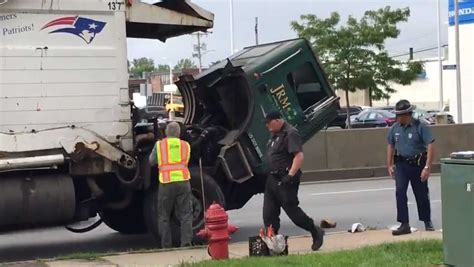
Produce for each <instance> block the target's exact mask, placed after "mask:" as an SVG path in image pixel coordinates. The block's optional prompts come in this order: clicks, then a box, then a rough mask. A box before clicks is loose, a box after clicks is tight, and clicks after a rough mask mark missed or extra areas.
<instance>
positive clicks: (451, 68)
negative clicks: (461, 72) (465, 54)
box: [443, 64, 457, 70]
mask: <svg viewBox="0 0 474 267" xmlns="http://www.w3.org/2000/svg"><path fill="white" fill-rule="evenodd" d="M455 69H457V66H456V64H452V65H443V70H455Z"/></svg>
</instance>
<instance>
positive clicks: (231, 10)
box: [229, 0, 234, 55]
mask: <svg viewBox="0 0 474 267" xmlns="http://www.w3.org/2000/svg"><path fill="white" fill-rule="evenodd" d="M229 11H230V54H231V55H232V54H234V1H233V0H229Z"/></svg>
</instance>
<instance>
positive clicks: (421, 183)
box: [387, 100, 435, 235]
mask: <svg viewBox="0 0 474 267" xmlns="http://www.w3.org/2000/svg"><path fill="white" fill-rule="evenodd" d="M414 110H415V106H413V105H411V104H410V102H409V101H407V100H400V101H399V102H398V103H397V104H396V106H395V113H396V115H397V122H396V123H395V124H394V125H393V126H392V128H391V129H390V131H389V133H388V148H387V167H388V172H389V174H390V176H391V177H392V178H394V179H395V181H396V199H397V221H398V222H400V223H401V224H400V227H399V228H398V229H396V230H394V231H393V232H392V234H393V235H404V234H410V233H411V228H410V224H409V218H408V203H407V201H408V200H407V189H408V183H410V184H411V187H412V189H413V193H414V195H415V198H416V203H417V207H418V218H419V220H420V221H423V222H424V223H425V229H426V231H434V227H433V223H432V222H431V207H430V198H429V189H428V179H429V177H430V171H431V163H432V162H433V143H434V141H435V140H434V138H433V134H432V133H431V130H430V128H429V127H428V126H426V125H425V124H423V123H421V122H420V121H419V120H417V119H415V118H413V116H412V115H413V111H414Z"/></svg>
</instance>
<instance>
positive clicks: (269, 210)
mask: <svg viewBox="0 0 474 267" xmlns="http://www.w3.org/2000/svg"><path fill="white" fill-rule="evenodd" d="M266 126H267V128H268V130H269V131H270V133H271V137H270V139H269V140H268V145H267V155H266V163H267V166H268V169H269V176H268V178H267V183H266V185H265V196H264V200H263V221H264V224H265V226H266V227H269V226H272V228H273V229H274V231H275V233H278V231H279V229H280V212H281V209H283V210H284V211H285V212H286V214H287V215H288V217H289V218H290V219H291V221H293V223H295V224H296V225H297V226H299V227H301V228H303V229H304V230H306V231H308V232H310V233H311V236H312V237H313V244H312V245H311V249H312V250H319V248H321V246H322V245H323V242H324V231H323V230H322V229H321V228H320V227H319V226H316V225H315V224H314V221H313V219H311V218H310V217H309V216H308V215H307V214H306V213H305V212H304V211H303V210H302V209H301V208H300V206H299V201H298V189H299V185H300V179H301V175H302V173H301V170H300V169H301V165H302V164H303V160H304V155H303V140H302V139H301V136H300V135H299V133H298V130H296V129H295V128H294V127H292V126H291V125H290V124H288V123H287V122H285V120H283V118H282V116H281V114H280V112H278V111H272V112H269V113H268V114H267V116H266Z"/></svg>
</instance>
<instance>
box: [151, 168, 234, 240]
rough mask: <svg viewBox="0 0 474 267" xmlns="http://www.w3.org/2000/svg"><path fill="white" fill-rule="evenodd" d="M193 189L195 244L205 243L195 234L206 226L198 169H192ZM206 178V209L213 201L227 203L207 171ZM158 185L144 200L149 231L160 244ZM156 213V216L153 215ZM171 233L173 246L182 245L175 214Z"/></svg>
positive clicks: (204, 174)
mask: <svg viewBox="0 0 474 267" xmlns="http://www.w3.org/2000/svg"><path fill="white" fill-rule="evenodd" d="M190 171H191V180H190V182H191V189H192V192H193V197H192V202H193V204H192V205H193V231H194V238H193V244H203V242H204V241H203V240H202V239H201V238H199V237H197V236H196V235H195V234H196V233H197V232H198V231H199V230H201V229H202V228H204V215H203V212H204V209H203V207H202V206H203V202H202V189H201V188H202V187H201V178H200V174H199V170H198V169H191V170H190ZM203 180H204V195H205V197H206V201H205V203H206V209H207V207H209V206H210V205H211V204H212V203H214V202H216V203H219V204H221V205H222V206H224V205H225V199H224V194H223V193H222V190H221V189H220V187H219V185H218V184H217V183H216V181H215V180H214V179H213V178H212V177H211V176H209V175H208V174H206V173H203ZM157 204H158V186H156V185H155V186H153V187H152V188H150V189H149V190H148V192H147V193H146V195H145V201H144V211H145V214H144V217H145V223H146V225H147V228H148V232H149V233H151V234H152V235H153V237H154V238H155V240H156V241H157V243H158V244H161V239H160V233H159V229H158V216H157V214H158V205H157ZM153 215H154V216H153ZM170 226H171V233H172V238H173V246H175V247H178V246H179V245H180V238H181V233H180V226H179V221H178V219H177V218H176V217H174V215H172V218H171V223H170Z"/></svg>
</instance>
